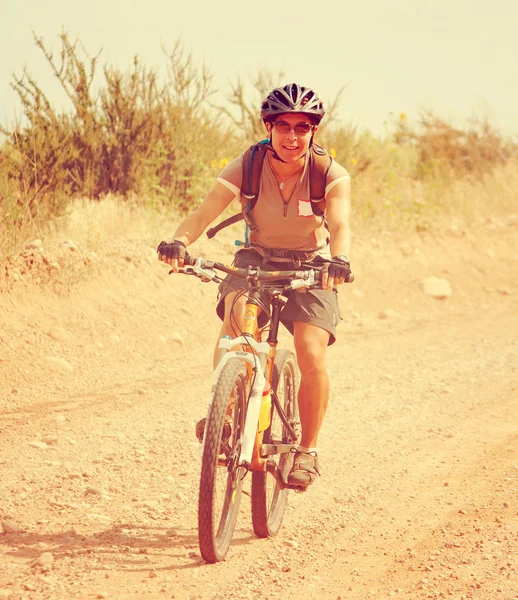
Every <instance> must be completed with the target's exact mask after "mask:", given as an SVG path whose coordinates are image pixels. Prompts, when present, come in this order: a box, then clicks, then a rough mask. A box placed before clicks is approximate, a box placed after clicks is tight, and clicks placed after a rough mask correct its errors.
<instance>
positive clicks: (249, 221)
mask: <svg viewBox="0 0 518 600" xmlns="http://www.w3.org/2000/svg"><path fill="white" fill-rule="evenodd" d="M271 151H273V149H272V147H271V145H270V140H262V141H261V142H258V143H257V144H254V145H252V146H250V148H248V150H247V151H246V152H245V154H244V157H243V178H242V182H241V205H242V206H241V212H240V213H238V214H237V215H233V216H232V217H229V218H228V219H225V220H224V221H222V222H221V223H219V224H218V225H216V226H215V227H211V228H210V229H209V230H208V231H207V237H208V238H209V239H212V238H213V237H214V236H215V235H216V234H217V233H218V232H219V231H221V230H222V229H224V228H225V227H228V226H229V225H233V224H234V223H238V222H239V221H241V220H244V221H245V223H246V232H245V242H244V245H245V246H247V247H248V244H249V232H250V230H251V231H254V230H256V229H257V227H256V225H255V223H254V220H253V217H252V214H251V213H252V210H253V208H254V206H255V203H256V202H257V196H258V195H259V187H260V183H261V171H262V168H263V162H264V159H265V157H266V153H267V152H271ZM332 162H333V159H332V158H331V156H330V155H329V154H328V153H327V152H326V151H325V150H324V149H323V148H321V147H320V146H317V145H316V144H312V146H311V148H310V149H309V171H310V174H309V185H310V199H311V208H312V209H313V213H314V214H315V215H317V216H319V217H320V216H321V217H322V218H323V219H324V222H325V216H324V207H323V206H322V205H323V202H324V198H325V193H326V178H327V173H328V171H329V168H330V167H331V163H332ZM236 244H238V245H242V242H239V243H238V242H236Z"/></svg>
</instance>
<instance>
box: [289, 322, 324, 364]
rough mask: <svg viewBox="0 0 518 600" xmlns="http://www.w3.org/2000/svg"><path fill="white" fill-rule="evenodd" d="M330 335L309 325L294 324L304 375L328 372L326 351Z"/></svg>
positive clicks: (299, 359)
mask: <svg viewBox="0 0 518 600" xmlns="http://www.w3.org/2000/svg"><path fill="white" fill-rule="evenodd" d="M328 341H329V333H328V332H327V331H325V330H323V329H321V328H320V327H317V326H315V325H310V324H307V323H295V324H294V343H295V351H296V353H297V362H298V364H299V368H300V370H301V372H302V374H303V375H304V374H305V373H311V372H314V371H325V370H326V349H327V343H328Z"/></svg>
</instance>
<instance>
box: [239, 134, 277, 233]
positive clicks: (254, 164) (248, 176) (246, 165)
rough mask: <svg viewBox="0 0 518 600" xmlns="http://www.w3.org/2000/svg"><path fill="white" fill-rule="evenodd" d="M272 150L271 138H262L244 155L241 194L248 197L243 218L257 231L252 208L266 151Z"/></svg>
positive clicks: (257, 193) (255, 199)
mask: <svg viewBox="0 0 518 600" xmlns="http://www.w3.org/2000/svg"><path fill="white" fill-rule="evenodd" d="M271 150H272V147H271V145H270V140H262V141H260V142H258V143H257V144H254V145H253V146H250V148H248V150H247V151H246V152H245V154H244V156H243V177H242V181H241V194H242V196H243V197H244V198H245V199H246V202H245V203H244V204H243V219H244V220H245V223H246V224H247V225H248V227H249V229H250V230H251V231H257V226H256V225H255V223H254V220H253V218H252V210H253V208H254V206H255V204H256V202H257V197H258V196H259V188H260V186H261V172H262V170H263V162H264V159H265V157H266V153H267V152H268V151H271Z"/></svg>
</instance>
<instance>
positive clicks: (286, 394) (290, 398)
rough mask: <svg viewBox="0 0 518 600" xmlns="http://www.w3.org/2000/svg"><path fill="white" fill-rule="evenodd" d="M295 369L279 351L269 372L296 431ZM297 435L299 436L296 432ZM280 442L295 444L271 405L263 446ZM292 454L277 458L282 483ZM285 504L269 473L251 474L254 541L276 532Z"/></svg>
mask: <svg viewBox="0 0 518 600" xmlns="http://www.w3.org/2000/svg"><path fill="white" fill-rule="evenodd" d="M298 385H299V381H298V369H297V362H296V359H295V355H294V354H293V352H291V351H290V350H284V349H283V350H279V351H278V352H277V354H276V356H275V361H274V365H273V372H272V393H273V392H275V393H276V394H277V397H278V399H279V402H280V405H281V407H282V409H283V410H284V412H285V414H286V416H287V418H288V420H289V421H290V422H292V423H293V424H294V425H296V428H299V411H298V402H297V394H298ZM298 433H299V435H300V432H298ZM274 439H277V440H279V439H281V440H282V441H283V442H284V443H289V442H292V443H293V445H294V446H295V445H296V444H297V441H296V440H291V439H288V432H287V430H286V427H285V426H284V425H283V424H282V421H281V419H280V417H279V415H278V413H277V410H276V409H275V406H274V404H273V403H272V419H271V423H270V426H269V427H268V429H267V430H266V431H265V433H264V438H263V440H264V443H265V444H267V443H270V442H271V441H272V440H274ZM293 458H294V455H293V453H287V454H281V455H279V456H278V464H279V468H280V470H281V473H282V476H283V479H286V478H287V476H288V473H289V471H290V469H291V467H292V465H293ZM287 501H288V490H287V489H281V487H280V486H279V484H278V482H277V481H276V479H275V478H274V477H273V475H272V474H271V473H267V472H264V471H254V472H253V473H252V524H253V527H254V532H255V534H256V535H257V536H258V537H261V538H266V537H273V536H275V535H276V534H277V532H278V531H279V528H280V526H281V523H282V519H283V517H284V512H285V510H286V505H287Z"/></svg>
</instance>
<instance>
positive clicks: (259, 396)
mask: <svg viewBox="0 0 518 600" xmlns="http://www.w3.org/2000/svg"><path fill="white" fill-rule="evenodd" d="M180 272H183V273H184V274H187V275H194V276H196V277H199V278H200V279H202V280H204V281H214V282H216V283H220V282H221V281H222V278H221V276H220V275H218V272H220V273H228V274H232V275H233V276H235V277H238V278H239V279H241V280H242V281H243V284H242V286H240V287H239V289H238V294H237V296H236V300H235V301H237V299H238V298H239V297H240V295H246V304H245V310H244V326H243V328H242V331H238V333H239V335H237V336H236V337H233V338H232V337H230V336H224V337H223V338H221V339H220V340H219V344H218V353H217V361H216V368H215V370H214V372H213V375H212V387H211V400H210V405H209V410H208V415H207V418H206V421H205V429H204V433H203V448H202V466H201V477H200V490H199V498H198V540H199V546H200V551H201V555H202V557H203V558H204V560H205V561H207V562H209V563H214V562H219V561H222V560H224V559H225V557H226V555H227V552H228V549H229V546H230V542H231V540H232V535H233V532H234V529H235V526H236V521H237V516H238V512H239V504H240V499H241V492H242V488H243V480H244V478H245V476H246V475H247V473H248V472H251V473H252V494H251V495H252V524H253V529H254V532H255V534H256V535H257V536H258V537H262V538H265V537H270V536H274V535H276V534H277V532H278V531H279V528H280V526H281V523H282V519H283V516H284V512H285V509H286V502H287V492H288V490H289V489H296V490H297V491H303V489H304V488H298V487H296V486H290V485H289V484H288V482H287V478H288V474H289V472H290V469H291V467H292V464H293V457H294V451H295V449H296V447H297V445H298V439H299V436H300V422H299V413H298V405H297V393H298V385H299V373H298V367H297V363H296V359H295V355H294V354H293V352H291V351H290V350H286V349H280V350H277V345H278V339H277V335H278V330H279V325H280V313H281V310H282V307H283V306H284V304H285V302H286V297H285V294H286V293H287V292H289V291H292V290H296V289H309V288H313V287H317V286H318V285H319V281H320V279H321V271H320V270H319V269H314V268H303V265H302V266H301V269H300V270H288V271H268V272H266V271H262V270H261V268H260V267H257V266H250V267H248V268H247V269H244V268H237V267H234V266H229V265H225V264H223V263H219V262H214V261H211V260H207V259H204V258H201V257H198V258H196V257H191V256H187V257H186V260H185V264H184V268H183V270H182V271H180ZM260 310H262V311H265V312H266V314H267V316H268V324H267V325H266V326H264V327H259V324H258V315H259V311H260Z"/></svg>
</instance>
